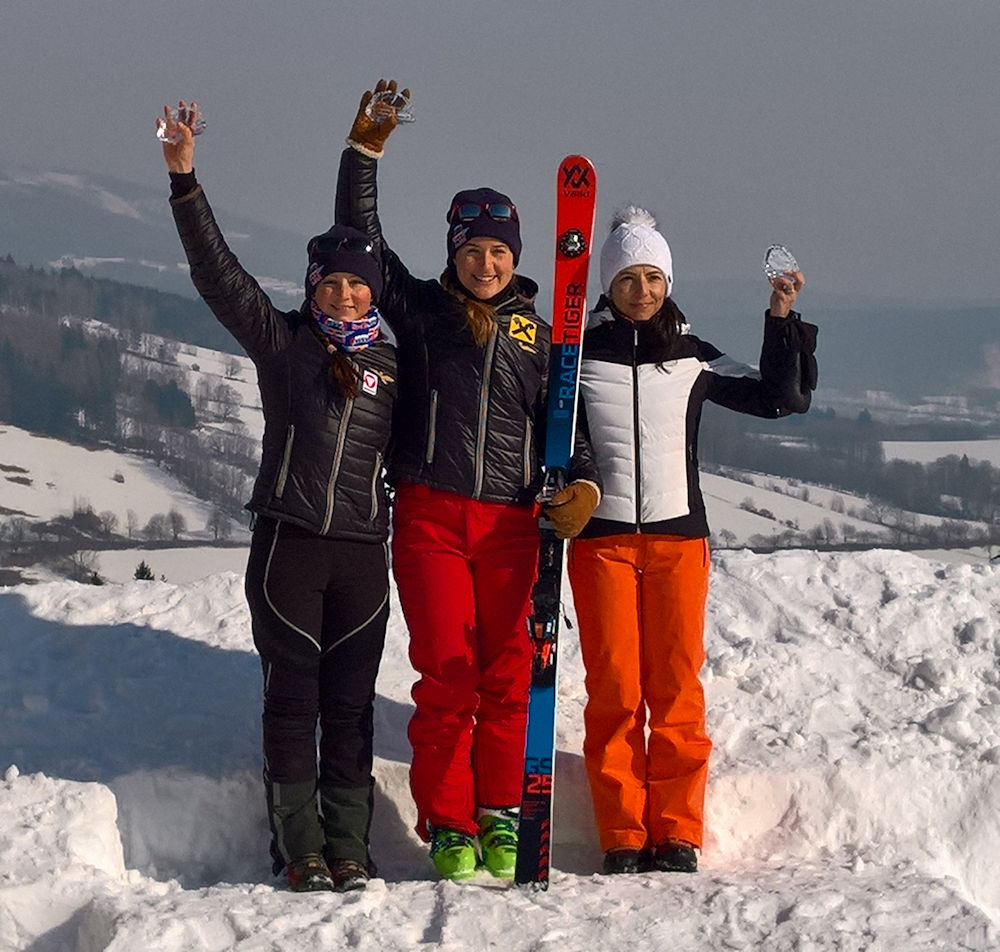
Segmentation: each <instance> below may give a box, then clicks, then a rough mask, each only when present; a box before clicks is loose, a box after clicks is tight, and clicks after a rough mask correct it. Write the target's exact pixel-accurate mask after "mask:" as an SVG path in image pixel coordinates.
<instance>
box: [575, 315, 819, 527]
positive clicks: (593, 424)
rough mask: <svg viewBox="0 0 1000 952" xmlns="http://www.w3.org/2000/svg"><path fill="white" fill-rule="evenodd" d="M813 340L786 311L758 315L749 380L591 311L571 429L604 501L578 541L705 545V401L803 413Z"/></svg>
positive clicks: (688, 340)
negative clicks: (638, 538) (756, 363)
mask: <svg viewBox="0 0 1000 952" xmlns="http://www.w3.org/2000/svg"><path fill="white" fill-rule="evenodd" d="M685 329H686V328H685ZM816 333H817V328H816V327H815V326H814V325H812V324H806V323H805V322H803V321H802V320H801V319H800V317H799V315H798V314H797V313H796V312H794V311H793V312H792V313H791V314H790V315H789V317H787V318H777V317H771V316H770V314H767V315H765V318H764V343H763V347H762V350H761V356H760V371H759V372H758V371H756V370H754V369H753V368H751V367H748V366H746V365H744V364H739V363H737V362H735V361H733V360H730V359H729V358H728V357H726V356H725V355H724V354H723V353H722V352H720V351H719V350H717V349H716V348H715V347H713V346H712V345H711V344H708V343H706V342H705V341H702V340H699V339H698V338H697V337H694V336H692V335H691V334H687V333H683V334H681V335H680V336H679V337H678V338H677V339H676V340H675V341H674V342H673V343H672V345H670V346H669V349H668V348H667V347H666V345H665V344H664V343H663V342H662V340H661V339H660V338H659V337H658V336H657V335H656V334H655V332H654V329H653V327H652V325H650V324H649V322H638V323H633V322H631V321H628V320H625V319H623V318H621V317H618V316H616V315H615V314H613V313H612V312H611V311H610V310H599V311H595V312H594V313H593V314H592V315H591V318H590V321H589V323H588V326H587V331H586V334H585V335H584V338H583V360H582V364H581V369H580V423H581V426H582V427H584V428H586V429H587V430H588V431H589V436H590V444H591V446H592V447H593V452H594V457H595V460H596V462H597V466H598V469H599V470H600V474H601V483H602V489H603V494H602V496H601V501H600V504H599V505H598V507H597V509H596V510H595V511H594V515H593V516H592V517H591V520H590V522H589V523H587V526H586V527H585V528H584V530H583V532H582V533H581V534H580V535H581V538H592V537H595V536H607V535H617V534H620V533H636V532H641V533H660V534H668V535H677V536H683V537H686V538H704V537H706V536H707V535H708V521H707V519H706V516H705V503H704V500H703V499H702V495H701V489H700V487H699V484H698V427H699V424H700V421H701V408H702V405H703V404H704V402H705V401H706V400H710V401H711V402H712V403H717V404H719V405H720V406H724V407H728V408H729V409H731V410H736V411H737V412H739V413H749V414H753V415H754V416H760V417H781V416H786V415H788V414H790V413H805V411H806V410H808V409H809V403H810V399H811V393H812V390H813V389H814V388H815V386H816V361H815V357H814V356H813V354H814V352H815V349H816Z"/></svg>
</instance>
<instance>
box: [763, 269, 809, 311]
mask: <svg viewBox="0 0 1000 952" xmlns="http://www.w3.org/2000/svg"><path fill="white" fill-rule="evenodd" d="M805 283H806V279H805V278H804V277H803V276H802V272H801V271H788V272H786V273H785V274H782V275H779V276H778V277H776V278H773V279H772V281H771V301H770V305H771V316H772V317H788V312H789V311H790V310H791V309H792V305H793V304H794V303H795V299H796V298H797V297H798V296H799V291H801V290H802V288H803V287H805Z"/></svg>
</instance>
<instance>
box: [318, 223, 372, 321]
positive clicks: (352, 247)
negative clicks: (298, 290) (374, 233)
mask: <svg viewBox="0 0 1000 952" xmlns="http://www.w3.org/2000/svg"><path fill="white" fill-rule="evenodd" d="M308 249H309V267H308V269H307V270H306V297H307V298H310V299H312V296H313V291H314V290H315V289H316V285H317V284H319V283H320V281H322V280H323V278H325V277H326V276H327V275H328V274H333V273H334V272H335V271H346V272H348V273H350V274H356V275H357V276H358V277H359V278H362V279H364V282H365V283H366V284H367V285H368V287H369V288H371V292H372V302H373V303H376V304H377V303H378V300H379V298H380V297H381V296H382V267H381V262H380V261H379V255H378V251H377V250H376V248H375V245H374V243H373V242H372V240H371V239H370V238H369V237H368V236H367V235H365V234H364V232H361V231H358V230H357V229H356V228H350V227H348V226H347V225H334V226H333V228H331V229H330V230H329V231H326V232H324V233H323V234H322V235H316V237H315V238H310V239H309V246H308Z"/></svg>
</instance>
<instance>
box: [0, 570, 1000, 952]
mask: <svg viewBox="0 0 1000 952" xmlns="http://www.w3.org/2000/svg"><path fill="white" fill-rule="evenodd" d="M997 576H998V568H997V566H995V565H993V566H990V565H983V564H979V565H968V564H957V563H944V562H935V561H930V560H927V559H923V558H918V557H916V556H911V555H907V554H903V553H899V552H892V551H872V552H867V553H863V554H851V555H844V554H817V553H812V552H783V553H776V554H774V555H766V556H765V555H755V554H753V553H749V552H732V553H724V554H717V555H716V557H715V566H714V574H713V582H712V591H711V596H710V605H709V618H710V622H709V631H708V637H707V646H708V661H707V663H706V667H705V681H706V688H707V693H708V700H709V713H710V726H711V731H712V735H713V738H714V740H715V744H716V746H715V751H714V754H713V761H712V778H711V780H710V784H709V803H708V827H709V837H708V842H707V844H706V848H705V851H704V853H703V856H702V864H701V865H702V868H701V871H700V872H699V873H697V874H696V875H694V876H684V875H665V874H653V873H650V874H643V875H638V876H622V877H614V878H610V877H604V876H600V875H597V874H596V873H595V870H596V869H597V868H598V866H599V863H600V852H599V848H598V845H597V841H596V836H595V833H594V830H593V823H592V819H591V814H590V804H589V795H588V792H587V786H586V781H585V777H584V771H583V766H582V760H581V755H580V749H581V736H582V708H583V703H584V693H583V687H582V681H583V678H582V669H581V664H580V659H579V652H578V648H577V644H576V640H575V637H574V635H575V628H574V629H566V631H565V635H564V647H563V657H562V662H561V666H560V673H561V681H560V713H559V743H558V746H559V751H558V757H557V770H556V790H557V794H556V816H555V824H556V825H555V840H554V849H553V866H554V869H553V875H552V883H551V887H550V889H549V891H548V892H546V893H533V892H522V891H520V890H517V889H512V888H511V889H505V888H503V887H501V886H499V885H498V884H497V883H495V882H493V881H490V882H476V883H472V884H465V885H456V884H452V883H442V882H436V881H435V880H434V879H433V877H432V875H431V868H430V865H429V862H428V860H427V857H426V852H425V849H424V847H423V846H422V845H421V844H420V843H419V841H418V840H417V838H416V836H415V834H414V833H413V832H412V829H411V827H412V825H413V822H414V812H413V808H412V805H411V802H410V798H409V793H408V790H407V783H406V772H407V761H408V754H409V749H408V745H407V741H406V735H405V729H406V723H407V720H408V717H409V714H410V710H411V703H410V699H409V688H410V684H411V681H412V671H411V669H410V666H409V663H408V661H407V657H406V634H405V629H404V627H403V625H402V622H401V620H400V615H399V612H398V606H395V605H394V613H393V616H392V620H391V622H390V631H389V639H388V645H387V648H386V652H385V657H384V661H383V665H382V671H381V675H380V679H379V687H378V700H377V722H376V729H377V735H376V752H377V762H376V766H375V773H376V778H377V783H378V790H377V803H376V818H375V825H374V829H373V848H374V853H375V857H376V860H377V861H378V863H379V867H380V876H381V878H379V879H377V880H375V881H373V882H372V883H371V884H370V885H369V887H368V888H367V889H366V890H365V891H363V892H358V893H350V894H345V895H339V894H322V895H315V894H312V895H295V894H292V893H289V892H288V891H286V890H285V889H284V888H283V884H282V882H281V881H280V880H276V879H274V878H273V877H272V876H271V874H270V870H269V864H268V859H267V833H266V823H265V818H264V811H263V796H262V790H261V787H260V781H259V774H260V754H259V726H258V725H259V706H260V669H259V662H258V659H257V658H256V656H255V655H254V654H253V651H252V647H251V643H250V639H249V634H248V628H249V625H248V620H249V619H248V615H247V610H246V607H245V603H244V599H243V593H242V578H241V576H240V575H239V574H238V573H235V572H231V573H222V574H217V575H213V576H210V577H208V578H205V579H203V580H200V581H197V582H192V583H191V584H187V585H176V584H172V583H164V582H135V581H130V582H127V583H125V584H120V585H118V584H115V585H106V586H104V587H94V586H84V585H76V584H72V583H64V582H53V583H45V584H40V585H33V586H19V587H15V588H8V589H0V771H6V774H5V778H4V780H3V781H2V782H0V949H2V950H4V952H7V950H11V952H14V950H24V952H97V950H104V949H107V950H114V952H125V950H127V952H135V950H140V949H141V950H144V952H215V950H229V949H234V950H240V952H258V950H259V952H263V950H267V952H293V950H302V949H318V948H328V949H340V948H350V949H357V950H375V949H379V950H387V952H395V950H413V949H419V948H434V949H444V950H462V952H469V950H479V949H492V948H496V949H500V948H502V949H504V950H505V952H519V950H532V952H547V950H552V952H556V950H559V952H570V950H573V952H581V950H591V949H601V950H602V952H613V950H626V949H627V950H629V952H637V950H643V949H661V948H670V949H672V950H673V952H686V950H694V949H698V950H699V952H701V950H705V949H712V950H716V949H727V950H729V949H733V950H750V949H754V950H756V949H761V948H766V949H768V950H775V952H783V950H798V952H805V950H810V952H825V950H860V949H865V950H869V949H870V950H887V952H889V950H892V952H895V950H905V952H917V950H927V952H930V950H935V952H937V950H942V949H947V950H961V949H977V950H984V949H997V948H1000V876H998V872H1000V860H998V857H1000V774H998V769H1000V768H998V764H1000V685H998V681H1000V678H998V664H997V661H998V655H1000V623H998V619H1000V585H998V581H1000V580H998V577H997ZM567 612H568V615H569V618H570V621H571V623H573V624H574V625H575V619H574V618H573V610H572V605H571V604H568V605H567Z"/></svg>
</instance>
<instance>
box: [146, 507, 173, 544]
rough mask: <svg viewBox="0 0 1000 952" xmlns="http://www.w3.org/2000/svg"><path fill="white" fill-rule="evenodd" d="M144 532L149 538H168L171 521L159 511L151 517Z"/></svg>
mask: <svg viewBox="0 0 1000 952" xmlns="http://www.w3.org/2000/svg"><path fill="white" fill-rule="evenodd" d="M142 532H143V535H145V536H146V538H147V539H156V540H162V539H168V538H170V523H169V522H168V520H167V517H166V516H165V515H164V514H163V513H162V512H158V513H156V515H154V516H150V517H149V522H147V523H146V525H145V527H144V528H143V530H142Z"/></svg>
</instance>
